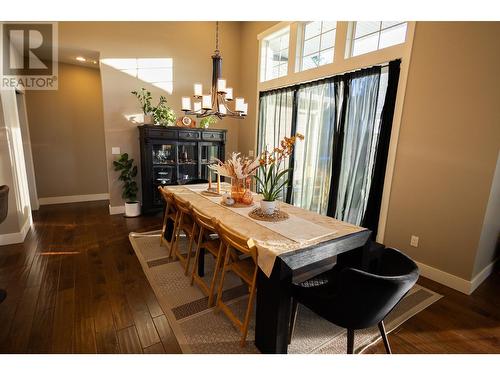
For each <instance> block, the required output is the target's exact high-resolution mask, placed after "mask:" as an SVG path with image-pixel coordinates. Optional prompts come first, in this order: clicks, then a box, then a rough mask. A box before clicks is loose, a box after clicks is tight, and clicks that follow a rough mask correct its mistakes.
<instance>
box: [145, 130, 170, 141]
mask: <svg viewBox="0 0 500 375" xmlns="http://www.w3.org/2000/svg"><path fill="white" fill-rule="evenodd" d="M146 134H147V136H148V137H151V138H169V139H177V133H176V132H175V130H167V129H148V131H147V132H146Z"/></svg>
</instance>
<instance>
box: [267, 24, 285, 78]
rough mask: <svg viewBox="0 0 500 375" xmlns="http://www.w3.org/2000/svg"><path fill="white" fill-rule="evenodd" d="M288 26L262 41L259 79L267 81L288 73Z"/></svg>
mask: <svg viewBox="0 0 500 375" xmlns="http://www.w3.org/2000/svg"><path fill="white" fill-rule="evenodd" d="M289 39H290V28H289V27H286V28H284V29H283V30H280V31H278V32H277V33H275V34H273V35H270V36H269V37H267V38H266V39H264V40H263V41H262V50H261V63H260V81H261V82H264V81H269V80H270V79H275V78H279V77H283V76H286V75H287V74H288V44H289Z"/></svg>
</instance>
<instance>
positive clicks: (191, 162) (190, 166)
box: [177, 142, 199, 184]
mask: <svg viewBox="0 0 500 375" xmlns="http://www.w3.org/2000/svg"><path fill="white" fill-rule="evenodd" d="M177 158H178V165H179V175H178V181H179V183H181V184H182V183H186V182H188V181H190V180H194V179H197V178H199V176H198V149H197V145H196V143H191V142H179V143H178V145H177Z"/></svg>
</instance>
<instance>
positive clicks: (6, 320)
mask: <svg viewBox="0 0 500 375" xmlns="http://www.w3.org/2000/svg"><path fill="white" fill-rule="evenodd" d="M159 226H160V218H159V217H158V216H156V217H154V216H144V217H139V218H134V219H125V218H123V217H122V216H121V215H114V216H110V215H109V214H108V206H107V203H106V202H85V203H75V204H64V205H53V206H42V207H41V209H40V211H37V212H35V214H34V225H33V227H32V229H31V230H30V233H29V234H28V236H27V238H26V241H25V242H24V243H23V244H16V245H9V246H0V288H4V289H6V290H7V292H8V296H7V299H6V300H5V301H4V302H3V303H1V304H0V322H1V324H0V353H179V352H180V349H179V345H178V344H177V341H176V340H175V337H174V335H173V333H172V331H171V328H170V326H169V324H168V322H167V319H166V317H165V316H164V315H163V312H162V310H161V308H160V306H159V304H158V302H157V300H156V297H155V295H154V293H153V291H152V289H151V287H150V286H149V284H148V282H147V280H146V277H145V276H144V273H143V272H142V269H141V266H140V264H139V262H138V260H137V258H136V257H135V254H134V251H133V250H132V247H131V246H130V243H129V241H128V237H127V235H128V233H129V232H130V231H147V230H154V229H158V228H159ZM419 283H420V284H421V285H423V286H425V287H428V288H430V289H433V290H435V291H436V292H438V293H441V294H443V295H444V296H445V297H444V298H442V299H441V300H440V301H438V302H436V303H435V304H433V305H432V306H430V307H429V308H427V309H425V310H424V311H422V312H421V313H419V314H417V315H416V316H415V317H413V318H411V319H410V320H409V321H407V322H406V323H404V324H403V325H402V326H401V327H399V328H398V329H396V331H394V332H392V333H390V334H389V340H390V342H391V346H392V350H393V352H394V353H500V299H499V298H498V296H499V291H500V273H499V272H498V271H496V272H495V273H494V274H493V275H492V276H490V278H489V279H488V280H487V281H486V282H484V283H483V284H482V285H481V286H480V287H479V288H478V289H477V290H476V291H475V292H474V294H473V295H472V296H466V295H464V294H461V293H459V292H456V291H454V290H451V289H449V288H446V287H444V286H442V285H440V284H437V283H434V282H432V281H430V280H427V279H425V278H421V279H420V280H419ZM367 352H368V353H384V352H385V349H384V346H383V344H382V343H379V344H377V345H374V346H373V347H371V348H369V349H368V350H367Z"/></svg>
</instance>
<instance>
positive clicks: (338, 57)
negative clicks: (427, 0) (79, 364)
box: [251, 21, 416, 243]
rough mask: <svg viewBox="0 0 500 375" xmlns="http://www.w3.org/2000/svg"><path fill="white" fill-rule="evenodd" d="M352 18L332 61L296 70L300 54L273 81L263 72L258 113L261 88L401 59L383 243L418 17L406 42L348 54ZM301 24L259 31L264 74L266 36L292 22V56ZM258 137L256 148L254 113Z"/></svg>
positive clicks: (342, 26)
mask: <svg viewBox="0 0 500 375" xmlns="http://www.w3.org/2000/svg"><path fill="white" fill-rule="evenodd" d="M351 23H352V22H350V21H337V29H336V30H337V31H336V37H335V57H334V62H333V63H332V64H326V65H322V66H320V67H318V68H315V69H308V70H304V71H300V72H298V71H296V70H295V65H296V58H291V59H289V64H288V75H287V76H285V77H281V78H278V79H273V80H270V81H265V82H260V76H257V77H256V79H257V85H256V86H257V88H256V94H257V95H256V99H255V110H256V113H258V111H259V94H260V92H261V91H267V90H272V89H278V88H282V87H286V86H291V85H295V84H299V83H304V82H308V81H313V80H317V79H321V78H325V77H329V76H334V75H337V74H341V73H345V72H349V71H352V70H357V69H362V68H365V67H369V66H372V65H376V64H383V63H387V62H389V61H391V60H395V59H401V72H400V79H399V84H398V94H397V99H396V105H395V110H394V118H393V125H392V129H393V130H392V133H391V140H390V147H389V154H388V160H387V167H386V175H385V182H384V192H383V195H382V203H381V209H380V216H379V225H378V228H379V230H378V233H377V241H378V242H381V243H383V242H384V235H385V225H386V222H387V215H388V211H389V198H390V191H391V183H392V176H393V174H394V166H395V160H396V152H397V144H398V138H399V130H400V127H401V118H402V113H403V104H404V97H405V91H406V83H407V81H408V71H409V62H410V58H411V52H412V48H413V40H414V35H415V25H416V21H407V29H406V40H405V42H404V43H401V44H396V45H394V46H391V47H387V48H384V49H380V50H377V51H373V52H369V53H366V54H363V55H359V56H353V57H348V58H346V55H345V52H346V48H347V36H348V29H349V25H350V24H351ZM298 24H299V22H291V21H286V22H279V23H277V24H275V25H273V26H272V27H270V28H269V29H267V30H265V31H263V32H262V33H260V34H258V36H257V39H258V41H259V48H258V50H259V52H258V53H259V56H258V61H257V63H258V64H259V65H258V69H259V70H258V72H259V74H260V62H261V59H260V58H261V56H260V51H261V42H262V39H263V38H265V37H266V36H268V35H270V34H271V33H272V32H275V31H277V30H279V29H280V28H283V27H285V26H290V43H289V46H290V48H289V56H297V54H296V49H297V37H298V30H297V29H298ZM253 122H254V123H253V124H251V126H253V127H254V137H253V142H252V143H253V150H256V147H257V129H258V116H254V117H253Z"/></svg>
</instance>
